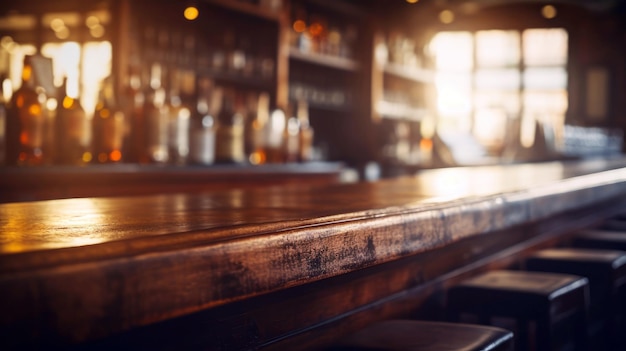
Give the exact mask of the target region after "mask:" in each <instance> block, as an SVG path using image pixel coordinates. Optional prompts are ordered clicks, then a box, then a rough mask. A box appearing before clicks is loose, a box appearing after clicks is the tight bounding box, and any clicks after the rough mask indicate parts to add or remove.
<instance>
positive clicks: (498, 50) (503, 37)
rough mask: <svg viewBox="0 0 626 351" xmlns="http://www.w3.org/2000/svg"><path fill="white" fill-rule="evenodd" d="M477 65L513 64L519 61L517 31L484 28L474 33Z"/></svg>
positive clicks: (496, 65)
mask: <svg viewBox="0 0 626 351" xmlns="http://www.w3.org/2000/svg"><path fill="white" fill-rule="evenodd" d="M476 59H477V61H478V66H492V67H498V66H500V67H502V66H514V65H517V64H519V61H520V37H519V32H517V31H503V30H485V31H479V32H477V33H476Z"/></svg>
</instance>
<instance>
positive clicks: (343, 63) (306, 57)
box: [289, 48, 360, 72]
mask: <svg viewBox="0 0 626 351" xmlns="http://www.w3.org/2000/svg"><path fill="white" fill-rule="evenodd" d="M289 58H291V59H293V60H298V61H302V62H307V63H311V64H314V65H318V66H326V67H329V68H334V69H338V70H343V71H350V72H355V71H357V70H358V69H359V67H360V65H359V63H358V62H356V61H354V60H351V59H347V58H344V57H336V56H329V55H322V54H314V53H304V52H302V51H300V50H298V49H296V48H289Z"/></svg>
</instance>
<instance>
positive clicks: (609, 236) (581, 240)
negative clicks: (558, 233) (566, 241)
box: [572, 230, 626, 251]
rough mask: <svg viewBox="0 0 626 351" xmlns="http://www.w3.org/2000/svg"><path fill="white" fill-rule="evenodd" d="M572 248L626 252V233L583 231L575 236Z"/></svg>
mask: <svg viewBox="0 0 626 351" xmlns="http://www.w3.org/2000/svg"><path fill="white" fill-rule="evenodd" d="M572 246H573V247H584V248H590V249H604V250H622V251H626V232H625V233H622V232H615V231H607V230H583V231H580V232H579V233H577V234H576V235H575V236H574V238H573V239H572Z"/></svg>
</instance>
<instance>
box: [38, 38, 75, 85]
mask: <svg viewBox="0 0 626 351" xmlns="http://www.w3.org/2000/svg"><path fill="white" fill-rule="evenodd" d="M41 54H42V55H43V56H45V57H49V58H51V59H52V72H53V74H54V85H56V86H57V87H60V86H61V84H63V78H67V89H68V93H69V96H72V97H78V95H79V89H78V76H79V72H78V67H79V64H80V45H79V44H78V43H77V42H71V41H69V42H64V43H46V44H43V46H42V47H41Z"/></svg>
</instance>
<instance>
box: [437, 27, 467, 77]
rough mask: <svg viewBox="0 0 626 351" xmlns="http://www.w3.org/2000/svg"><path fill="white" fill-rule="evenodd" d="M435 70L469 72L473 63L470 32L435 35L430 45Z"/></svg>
mask: <svg viewBox="0 0 626 351" xmlns="http://www.w3.org/2000/svg"><path fill="white" fill-rule="evenodd" d="M430 50H431V51H432V52H433V55H434V57H435V64H436V67H437V69H440V70H448V71H468V70H471V68H472V66H473V64H474V62H473V59H472V58H473V56H474V54H473V53H474V50H473V40H472V34H471V33H470V32H441V33H437V35H435V37H434V38H433V40H432V41H431V43H430Z"/></svg>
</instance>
